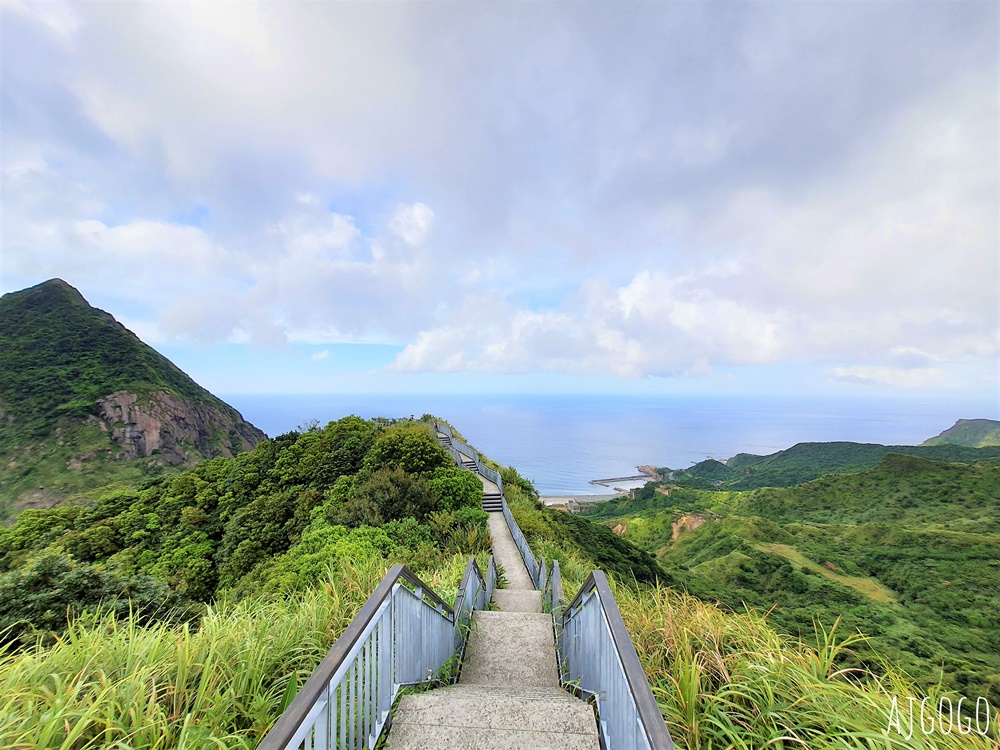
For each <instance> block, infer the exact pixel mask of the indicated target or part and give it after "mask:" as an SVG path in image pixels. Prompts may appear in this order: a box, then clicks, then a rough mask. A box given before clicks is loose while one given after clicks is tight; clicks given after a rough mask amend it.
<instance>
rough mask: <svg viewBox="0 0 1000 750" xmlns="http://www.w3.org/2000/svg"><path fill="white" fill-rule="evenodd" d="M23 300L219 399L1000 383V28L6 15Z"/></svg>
mask: <svg viewBox="0 0 1000 750" xmlns="http://www.w3.org/2000/svg"><path fill="white" fill-rule="evenodd" d="M0 22H2V27H0V42H2V50H0V55H2V71H0V73H2V76H0V89H2V113H0V119H2V158H0V167H2V191H3V192H2V235H0V239H2V260H0V292H9V291H14V290H17V289H22V288H25V287H28V286H31V285H34V284H37V283H40V282H42V281H45V280H47V279H50V278H56V277H58V278H62V279H64V280H65V281H67V282H69V283H70V284H72V285H73V286H75V287H77V288H78V289H79V290H80V291H81V292H82V293H83V294H84V296H85V297H87V299H88V300H89V301H90V302H91V304H93V305H95V306H97V307H100V308H102V309H105V310H108V311H109V312H111V313H112V314H113V315H115V317H116V318H118V319H119V320H120V321H122V322H123V323H124V324H125V325H126V326H127V327H129V328H130V329H131V330H133V331H134V332H136V333H137V334H138V335H139V336H140V337H141V338H142V339H143V340H144V341H146V342H147V343H149V344H151V345H152V346H154V347H156V348H157V349H158V350H159V351H161V352H163V353H164V354H166V355H167V356H168V357H170V358H171V359H173V360H174V361H175V362H176V363H177V364H179V365H180V366H181V367H182V368H183V369H185V370H186V371H187V372H188V373H189V374H191V375H192V377H194V378H195V380H197V381H198V382H199V383H201V384H202V385H205V386H206V387H207V388H209V389H210V390H213V391H215V392H217V393H334V392H403V391H420V392H433V393H452V392H456V393H457V392H471V393H474V392H575V393H588V392H594V393H670V394H677V393H681V394H683V393H709V394H710V393H747V394H755V393H766V394H781V393H792V394H816V395H824V396H829V395H840V396H850V395H863V396H865V397H870V396H871V395H873V394H886V395H899V394H904V395H908V396H912V397H914V398H923V397H931V396H942V397H944V396H958V395H961V396H963V397H974V398H977V399H980V400H981V401H982V402H983V403H984V404H992V405H993V408H994V411H996V410H997V405H998V398H1000V397H998V388H1000V374H998V369H1000V366H998V363H1000V148H998V142H1000V106H998V103H1000V4H998V3H996V2H993V1H992V0H990V1H988V2H973V1H969V0H949V1H948V2H933V1H932V0H922V1H921V2H904V1H902V0H893V1H892V2H874V1H862V0H859V1H857V2H850V3H848V2H822V1H821V0H817V1H815V2H767V1H766V0H765V1H759V2H725V3H712V2H666V1H663V2H615V3H612V2H603V1H601V0H595V1H593V2H586V3H583V2H580V3H572V2H547V1H546V0H541V1H540V2H533V3H526V2H505V3H491V2H477V3H455V2H448V1H447V0H444V1H440V2H391V3H389V2H371V3H353V2H294V3H293V2H265V3H254V2H211V1H208V2H195V3H184V2H141V1H140V2H134V3H121V2H86V3H76V4H72V3H70V4H67V3H61V2H55V1H54V0H50V1H49V2H42V3H29V2H23V1H22V0H2V6H0Z"/></svg>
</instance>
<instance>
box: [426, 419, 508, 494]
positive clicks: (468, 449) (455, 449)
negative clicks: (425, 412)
mask: <svg viewBox="0 0 1000 750" xmlns="http://www.w3.org/2000/svg"><path fill="white" fill-rule="evenodd" d="M430 427H431V429H432V430H433V429H434V425H430ZM437 431H438V432H440V433H441V434H442V435H447V436H448V437H449V438H450V439H451V445H450V446H449V445H446V444H444V443H441V447H442V448H444V449H445V450H446V451H448V455H450V456H451V457H452V459H453V460H454V461H455V463H457V464H458V465H459V466H461V465H462V464H463V461H462V456H463V455H465V456H468V457H469V458H471V459H472V460H473V462H475V464H476V471H477V472H479V474H481V475H482V476H484V477H486V478H487V479H488V480H490V481H491V482H493V484H495V485H496V486H497V489H498V490H499V492H500V494H501V495H502V494H503V477H501V476H500V472H499V471H497V470H496V469H494V468H493V467H492V466H487V464H486V461H485V460H484V459H483V457H482V456H481V455H479V451H477V450H476V449H475V448H473V447H472V446H471V445H468V444H467V443H465V442H463V441H461V440H459V439H458V438H457V437H455V433H454V432H452V429H451V428H450V427H449V426H448V425H446V424H444V423H443V422H438V425H437ZM435 437H437V435H435Z"/></svg>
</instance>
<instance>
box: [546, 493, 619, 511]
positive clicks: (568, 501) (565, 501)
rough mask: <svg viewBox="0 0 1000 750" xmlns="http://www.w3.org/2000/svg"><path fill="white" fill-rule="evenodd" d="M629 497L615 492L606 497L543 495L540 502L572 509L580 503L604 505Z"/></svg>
mask: <svg viewBox="0 0 1000 750" xmlns="http://www.w3.org/2000/svg"><path fill="white" fill-rule="evenodd" d="M626 495H628V493H627V492H615V493H609V494H606V495H542V496H541V497H539V500H541V501H542V503H543V504H544V505H547V506H550V507H566V508H569V507H572V506H573V505H579V504H580V503H603V502H605V501H607V500H614V499H615V498H618V497H624V496H626Z"/></svg>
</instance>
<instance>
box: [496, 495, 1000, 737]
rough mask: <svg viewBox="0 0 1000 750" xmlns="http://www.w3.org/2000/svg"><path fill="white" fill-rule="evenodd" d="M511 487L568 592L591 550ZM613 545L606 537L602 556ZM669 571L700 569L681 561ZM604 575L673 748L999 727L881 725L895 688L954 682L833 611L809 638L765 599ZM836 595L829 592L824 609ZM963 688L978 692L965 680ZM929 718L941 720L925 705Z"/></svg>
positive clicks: (915, 689) (929, 691) (907, 693)
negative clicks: (745, 601)
mask: <svg viewBox="0 0 1000 750" xmlns="http://www.w3.org/2000/svg"><path fill="white" fill-rule="evenodd" d="M505 486H506V484H505ZM508 497H509V498H510V497H513V500H512V502H511V508H512V511H513V513H514V516H515V517H516V519H517V521H518V525H519V526H521V528H522V529H524V530H526V531H525V533H526V534H527V535H528V536H529V538H530V541H531V545H532V548H533V549H534V550H535V551H536V553H538V552H539V551H541V553H542V554H545V555H547V556H549V557H555V558H556V559H558V560H559V561H560V566H561V569H562V571H563V578H564V584H565V588H566V591H567V594H568V595H569V596H572V595H573V594H574V593H575V592H576V590H577V589H578V588H579V586H580V585H581V584H582V583H583V579H584V578H585V577H586V575H587V574H588V573H589V567H588V565H587V563H588V562H590V561H589V560H588V559H586V550H581V549H579V548H576V547H574V545H573V543H572V541H571V540H570V539H568V538H567V536H566V534H565V531H564V528H563V526H562V524H561V523H560V520H561V519H563V518H565V516H563V515H561V514H558V513H556V512H553V511H552V510H551V509H547V508H543V507H541V506H539V505H538V504H537V503H534V502H532V499H531V498H530V497H526V496H524V494H523V493H520V492H515V493H510V494H509V495H508ZM598 507H600V506H598ZM764 523H765V524H766V523H767V522H764ZM772 525H775V524H772ZM731 531H733V532H736V531H737V529H731ZM606 538H607V537H605V539H606ZM618 541H619V542H621V540H618ZM611 548H612V547H611V545H608V546H607V547H606V548H605V552H606V554H608V555H609V557H610V556H612V555H611ZM667 566H668V569H669V567H670V563H669V562H667ZM674 572H675V573H676V574H677V575H678V576H679V577H680V578H684V579H688V580H690V581H691V582H697V581H698V580H699V578H698V577H697V576H695V575H692V574H691V572H690V571H687V570H684V569H681V568H677V569H675V571H674ZM611 580H612V583H613V585H614V589H615V599H616V600H617V602H618V606H619V608H620V610H621V613H622V617H623V618H624V620H625V624H626V626H627V627H628V630H629V633H630V635H631V636H632V639H633V642H634V643H635V646H636V651H637V653H638V654H639V658H640V660H641V662H642V664H643V667H644V669H645V671H646V675H647V676H648V678H649V681H650V684H651V686H652V688H653V694H654V696H655V697H656V698H657V701H658V702H659V705H660V710H661V711H662V712H663V715H664V718H665V719H666V721H667V725H668V727H669V728H670V732H671V735H672V736H673V739H674V742H675V744H676V745H677V747H678V748H686V749H687V750H696V749H705V748H736V749H739V750H750V749H751V748H752V749H753V750H764V748H782V747H784V748H797V747H808V748H811V749H819V750H834V749H836V750H842V749H844V748H871V749H872V750H874V749H875V748H879V749H883V748H884V749H886V750H935V749H936V750H987V749H990V750H995V749H996V743H995V739H990V738H986V737H983V736H978V735H974V734H969V735H959V734H958V733H957V731H955V730H954V729H951V733H950V734H946V733H944V732H942V731H941V729H940V725H939V724H938V725H935V726H936V727H937V728H935V729H933V730H932V731H931V732H930V733H929V734H927V735H922V734H921V733H920V728H919V727H917V728H916V731H915V732H914V733H913V735H912V736H909V737H908V736H907V735H908V734H909V730H910V729H911V728H912V727H911V725H910V724H909V723H908V719H907V718H906V717H903V719H902V721H901V722H900V725H901V730H902V731H901V732H900V731H898V730H897V729H895V728H893V730H892V731H888V729H889V726H890V722H891V720H892V717H893V716H894V714H893V708H892V706H893V700H894V699H895V700H896V701H897V703H898V704H899V705H903V706H906V705H907V699H908V698H909V697H915V698H916V701H917V705H918V707H919V701H920V700H921V699H922V698H923V697H925V696H927V697H929V705H932V706H936V705H937V704H938V699H939V698H940V697H941V696H946V695H951V696H954V695H955V693H949V692H948V689H947V688H946V687H944V686H940V685H936V684H927V685H921V686H916V685H914V683H913V682H911V681H910V680H909V679H908V678H906V677H905V676H904V675H902V674H901V673H900V672H899V671H897V670H896V669H894V667H893V666H892V664H891V663H887V662H885V661H884V660H883V658H882V657H881V656H880V655H879V653H878V652H877V649H876V650H873V648H872V646H871V644H869V643H868V641H867V639H866V638H864V637H863V636H860V635H858V634H857V633H853V634H852V631H851V628H850V627H849V626H848V625H847V623H846V622H844V621H842V620H839V621H838V620H837V619H836V618H834V620H833V623H832V624H831V625H828V626H827V625H823V624H822V620H823V619H824V618H822V617H820V618H818V620H819V622H816V624H815V627H812V626H811V627H810V632H809V634H808V638H807V639H800V638H799V637H797V636H793V635H790V634H788V633H787V632H782V629H781V628H777V629H776V628H775V627H774V625H773V623H774V622H775V621H774V616H775V613H774V612H770V613H769V612H768V608H766V607H762V608H760V609H759V610H758V611H752V610H751V611H741V612H739V613H737V612H733V611H732V609H731V608H727V607H724V606H723V607H719V606H715V605H714V604H713V603H712V602H711V601H706V599H708V598H709V595H708V594H707V593H706V592H702V594H701V596H697V597H696V596H693V595H691V594H688V593H684V592H682V591H679V590H677V588H668V587H667V586H665V585H664V584H663V583H662V582H658V583H653V584H643V583H638V582H636V580H635V578H634V577H633V576H632V575H628V574H626V575H619V576H614V575H613V576H612V577H611ZM836 607H837V603H836V602H832V603H831V607H830V608H831V610H833V609H835V608H836ZM739 609H740V610H743V608H742V607H739ZM959 692H962V691H959ZM965 694H966V695H970V694H971V695H975V693H974V688H973V686H969V690H968V691H966V692H965ZM991 705H992V706H993V710H994V713H993V718H992V719H991V721H992V723H991V726H993V727H994V728H995V727H996V724H997V719H998V718H1000V716H998V715H997V714H996V711H995V708H996V705H997V703H996V701H995V700H994V701H992V702H991ZM897 718H898V716H897ZM984 718H985V717H984ZM928 719H929V720H931V719H933V720H935V721H937V720H938V718H937V717H936V716H934V715H933V712H930V713H929V714H928ZM917 721H919V717H918V718H917ZM926 726H929V724H925V727H926ZM991 736H992V737H994V738H995V735H991Z"/></svg>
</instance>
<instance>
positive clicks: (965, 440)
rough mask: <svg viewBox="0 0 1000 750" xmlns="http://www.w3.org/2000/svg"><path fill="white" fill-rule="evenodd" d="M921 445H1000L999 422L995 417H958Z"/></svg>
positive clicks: (981, 446)
mask: <svg viewBox="0 0 1000 750" xmlns="http://www.w3.org/2000/svg"><path fill="white" fill-rule="evenodd" d="M922 444H923V445H966V446H969V447H972V448H984V447H987V446H995V445H1000V422H998V421H996V420H995V419H960V420H958V421H957V422H955V424H954V426H952V427H949V428H948V429H947V430H945V431H944V432H942V433H941V434H940V435H938V436H937V437H932V438H931V439H930V440H925V441H924V442H923V443H922Z"/></svg>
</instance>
